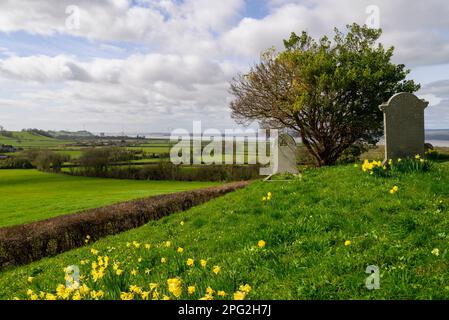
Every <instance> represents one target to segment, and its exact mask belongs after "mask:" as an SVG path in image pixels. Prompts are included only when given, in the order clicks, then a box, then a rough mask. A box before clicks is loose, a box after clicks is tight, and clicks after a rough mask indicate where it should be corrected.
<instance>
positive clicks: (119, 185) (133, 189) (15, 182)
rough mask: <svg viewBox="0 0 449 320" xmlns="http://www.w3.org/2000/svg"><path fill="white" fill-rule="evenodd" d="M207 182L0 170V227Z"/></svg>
mask: <svg viewBox="0 0 449 320" xmlns="http://www.w3.org/2000/svg"><path fill="white" fill-rule="evenodd" d="M211 185H214V184H213V183H204V182H175V181H137V180H115V179H101V178H87V177H75V176H69V175H62V174H51V173H43V172H39V171H37V170H0V194H1V206H0V227H5V226H11V225H16V224H22V223H27V222H32V221H37V220H42V219H47V218H50V217H54V216H57V215H61V214H66V213H73V212H77V211H81V210H85V209H91V208H96V207H100V206H104V205H108V204H112V203H117V202H121V201H126V200H130V199H136V198H140V197H147V196H153V195H157V194H166V193H172V192H178V191H185V190H190V189H195V188H196V189H198V188H203V187H208V186H211Z"/></svg>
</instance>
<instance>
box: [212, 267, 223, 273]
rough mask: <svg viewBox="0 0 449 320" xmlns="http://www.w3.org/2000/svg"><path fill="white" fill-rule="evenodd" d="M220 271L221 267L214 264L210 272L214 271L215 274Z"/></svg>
mask: <svg viewBox="0 0 449 320" xmlns="http://www.w3.org/2000/svg"><path fill="white" fill-rule="evenodd" d="M220 271H221V268H220V267H219V266H214V267H213V268H212V272H213V273H215V274H218V273H219V272H220Z"/></svg>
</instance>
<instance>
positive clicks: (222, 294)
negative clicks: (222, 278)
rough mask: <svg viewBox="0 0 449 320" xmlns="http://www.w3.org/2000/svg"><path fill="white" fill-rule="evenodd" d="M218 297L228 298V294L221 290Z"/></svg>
mask: <svg viewBox="0 0 449 320" xmlns="http://www.w3.org/2000/svg"><path fill="white" fill-rule="evenodd" d="M217 296H219V297H226V292H225V291H223V290H219V291H217Z"/></svg>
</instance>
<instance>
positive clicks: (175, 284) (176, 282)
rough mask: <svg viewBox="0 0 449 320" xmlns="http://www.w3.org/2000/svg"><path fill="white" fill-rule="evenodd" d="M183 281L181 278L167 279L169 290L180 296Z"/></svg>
mask: <svg viewBox="0 0 449 320" xmlns="http://www.w3.org/2000/svg"><path fill="white" fill-rule="evenodd" d="M181 284H182V281H181V279H179V278H172V279H168V280H167V286H168V291H169V292H170V293H171V294H173V295H174V296H175V297H176V298H179V297H180V296H181V294H182V286H181Z"/></svg>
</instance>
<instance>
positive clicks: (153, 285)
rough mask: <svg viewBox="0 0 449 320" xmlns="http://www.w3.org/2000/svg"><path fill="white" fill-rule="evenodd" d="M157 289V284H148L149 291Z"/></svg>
mask: <svg viewBox="0 0 449 320" xmlns="http://www.w3.org/2000/svg"><path fill="white" fill-rule="evenodd" d="M157 287H158V284H157V283H154V282H151V283H150V291H153V290H155V289H156V288H157Z"/></svg>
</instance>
